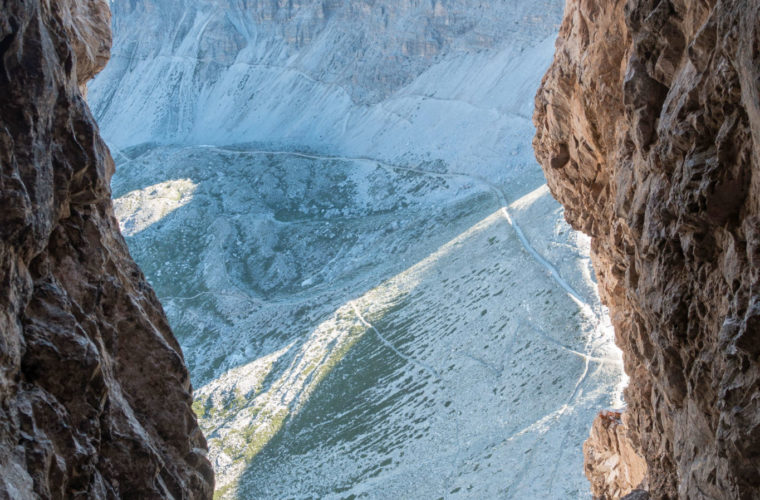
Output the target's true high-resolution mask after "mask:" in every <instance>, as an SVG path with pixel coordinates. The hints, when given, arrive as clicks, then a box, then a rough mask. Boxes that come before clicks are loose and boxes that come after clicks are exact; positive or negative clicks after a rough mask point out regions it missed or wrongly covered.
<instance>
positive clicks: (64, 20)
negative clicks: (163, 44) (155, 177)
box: [0, 0, 214, 499]
mask: <svg viewBox="0 0 760 500" xmlns="http://www.w3.org/2000/svg"><path fill="white" fill-rule="evenodd" d="M109 23H110V14H109V11H108V5H107V3H106V2H105V1H103V0H66V1H56V2H43V1H27V2H21V1H17V0H11V1H9V2H4V3H3V9H2V11H0V109H1V110H2V113H1V114H0V206H1V207H2V210H0V281H1V282H2V287H3V293H2V294H0V405H2V413H0V415H1V417H0V497H3V498H18V499H29V498H75V497H77V498H79V497H87V498H209V497H210V496H211V493H212V491H213V482H214V480H213V471H212V470H211V466H210V464H209V463H208V461H207V459H206V456H205V452H206V443H205V439H204V437H203V435H202V434H201V432H200V430H199V429H198V425H197V421H196V417H195V415H194V413H193V411H192V409H191V403H192V388H191V386H190V381H189V377H188V373H187V370H186V368H185V365H184V361H183V357H182V353H181V350H180V348H179V345H178V344H177V342H176V340H175V339H174V337H173V335H172V332H171V330H170V328H169V325H168V323H167V321H166V317H165V316H164V312H163V309H162V308H161V305H160V303H159V302H158V300H157V298H156V296H155V294H154V293H153V290H152V289H151V287H150V285H148V283H147V281H146V280H145V277H144V276H143V274H142V272H141V271H140V269H139V268H138V267H137V265H136V264H135V263H134V262H133V261H132V258H131V257H130V255H129V252H128V250H127V247H126V244H125V242H124V239H123V238H122V236H121V234H120V232H119V227H118V224H117V222H116V219H115V217H114V215H113V207H112V201H111V196H110V187H109V182H110V178H111V175H112V174H113V170H114V164H113V160H112V159H111V156H110V154H109V152H108V149H107V148H106V146H105V144H104V143H103V141H102V139H101V138H100V136H99V133H98V127H97V125H96V123H95V120H94V119H93V117H92V115H91V114H90V111H89V109H88V107H87V104H86V102H85V100H84V98H83V96H82V91H83V88H84V84H85V83H86V81H87V80H88V79H90V78H91V77H92V76H94V75H95V74H96V73H97V72H98V71H99V70H101V69H102V68H103V66H104V64H105V63H106V61H107V60H108V54H109V49H110V43H111V40H110V27H109Z"/></svg>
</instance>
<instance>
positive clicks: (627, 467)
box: [583, 411, 647, 498]
mask: <svg viewBox="0 0 760 500" xmlns="http://www.w3.org/2000/svg"><path fill="white" fill-rule="evenodd" d="M583 456H584V467H585V469H586V476H588V478H589V481H591V492H592V493H593V494H594V496H595V497H597V498H599V497H607V498H621V497H623V496H625V495H626V494H627V493H629V492H631V491H633V490H634V489H636V488H638V487H640V486H645V485H644V484H643V483H644V482H645V479H646V472H647V464H646V462H644V459H643V458H641V456H640V455H639V454H638V453H636V450H634V448H633V445H632V444H631V442H630V440H629V439H628V432H627V426H626V425H625V423H624V422H623V416H622V414H621V413H620V412H615V411H603V412H601V413H599V415H598V416H597V417H596V420H594V425H593V426H592V427H591V436H589V438H588V439H587V440H586V442H585V443H584V445H583Z"/></svg>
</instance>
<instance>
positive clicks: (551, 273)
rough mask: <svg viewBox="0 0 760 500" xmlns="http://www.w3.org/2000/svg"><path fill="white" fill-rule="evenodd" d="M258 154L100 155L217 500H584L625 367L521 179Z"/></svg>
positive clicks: (574, 266) (540, 200) (555, 210)
mask: <svg viewBox="0 0 760 500" xmlns="http://www.w3.org/2000/svg"><path fill="white" fill-rule="evenodd" d="M267 149H268V148H258V149H256V148H253V147H242V146H230V147H224V148H221V147H212V146H207V147H165V146H162V147H152V146H140V147H133V148H130V149H128V150H125V151H120V152H118V153H115V154H114V156H115V158H116V161H117V174H116V176H115V177H114V180H113V190H114V198H115V199H116V202H115V204H116V210H117V215H118V217H119V219H120V223H121V225H122V229H123V232H124V233H125V235H126V236H127V238H128V242H129V244H130V249H131V251H132V253H133V255H134V257H135V259H136V260H137V261H138V263H139V264H140V265H141V267H142V268H143V269H144V270H145V272H146V275H147V276H148V277H149V279H150V281H151V283H152V284H153V285H154V287H155V288H156V291H157V292H158V294H159V296H160V297H161V299H162V302H163V303H164V305H165V308H166V312H167V314H168V316H169V318H170V321H171V323H172V326H173V328H174V330H175V332H176V334H177V337H178V338H179V340H180V343H181V344H182V347H183V349H184V352H185V356H186V360H187V363H188V366H189V367H190V371H191V374H192V377H193V383H194V386H195V387H196V404H195V407H196V412H197V413H198V415H199V417H200V421H201V425H202V427H203V429H204V431H205V433H206V435H207V437H208V440H209V445H210V448H211V457H212V461H213V463H214V466H215V469H216V473H217V487H218V494H219V496H223V497H235V496H237V497H240V498H291V497H295V498H358V497H362V498H365V497H366V498H440V497H446V498H456V497H461V498H505V497H509V498H586V497H587V496H588V483H587V482H586V480H585V478H584V477H583V467H582V460H583V457H582V450H581V445H582V442H583V440H584V439H585V438H586V436H587V434H588V426H589V425H590V422H591V421H592V419H593V416H594V415H595V413H596V412H597V411H598V410H599V409H602V408H606V407H610V406H617V405H620V388H621V387H622V384H623V382H624V380H623V374H622V368H621V365H620V358H619V353H618V351H617V350H616V348H615V347H614V345H613V339H612V330H611V327H610V326H609V319H608V318H607V316H606V312H605V311H604V309H603V307H602V306H601V305H600V304H599V299H598V296H597V294H596V287H595V283H594V281H593V278H592V272H591V269H590V264H589V261H588V241H587V240H585V239H584V238H583V237H582V236H580V235H578V234H577V233H575V232H573V231H571V230H570V228H569V227H568V226H567V225H566V224H565V223H564V221H563V219H562V212H561V210H560V207H559V205H557V204H556V202H554V200H552V199H551V196H550V195H549V193H548V190H547V188H546V186H545V185H543V184H542V182H543V181H542V179H541V178H540V172H538V175H535V176H533V177H530V176H525V175H522V176H519V178H520V179H523V181H521V182H510V181H509V178H506V179H501V180H499V181H495V180H491V179H485V178H481V177H478V176H475V175H472V174H471V173H468V170H472V168H471V166H470V168H469V169H465V170H457V168H456V166H452V165H447V164H444V163H443V162H426V163H421V164H415V165H390V164H387V163H383V162H379V161H376V160H373V159H371V158H345V157H340V156H330V155H320V154H315V153H311V152H298V151H271V150H267ZM526 178H527V179H530V180H529V181H525V179H526Z"/></svg>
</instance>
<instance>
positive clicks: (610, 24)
mask: <svg viewBox="0 0 760 500" xmlns="http://www.w3.org/2000/svg"><path fill="white" fill-rule="evenodd" d="M759 45H760V2H757V1H754V0H726V1H703V2H691V1H680V0H664V1H648V0H629V1H627V2H626V1H622V0H617V1H610V2H606V1H604V2H602V1H593V0H592V1H571V2H568V7H567V11H566V13H565V19H564V21H563V23H562V27H561V31H560V37H559V41H558V44H557V52H556V56H555V59H554V63H553V65H552V67H551V69H550V70H549V72H548V73H547V75H546V77H545V78H544V81H543V84H542V87H541V90H540V91H539V93H538V95H537V98H536V113H535V116H534V119H535V123H536V125H537V128H538V130H537V134H536V138H535V141H534V145H535V148H536V153H537V156H538V158H539V160H540V162H541V164H542V166H543V168H544V172H545V173H546V176H547V179H548V181H549V187H550V188H551V190H552V193H553V194H554V195H555V196H556V197H557V199H558V200H560V202H562V203H563V204H564V206H565V208H566V212H565V215H566V217H567V220H568V221H569V222H570V223H571V224H572V225H573V226H574V227H575V228H577V229H580V230H582V231H584V232H586V233H587V234H589V235H591V237H592V258H593V261H594V266H595V269H596V272H597V276H598V278H599V284H600V290H601V294H602V297H603V300H604V301H605V303H606V304H608V305H609V307H610V310H611V315H612V321H613V324H614V326H615V330H616V341H617V343H618V345H619V346H620V347H621V348H622V349H623V354H624V361H625V369H626V372H627V373H628V375H629V376H630V378H631V379H630V385H629V386H628V389H627V390H626V392H625V399H626V401H627V403H628V409H627V411H626V417H625V419H624V420H625V421H626V422H627V433H626V437H627V439H628V440H629V441H630V443H631V444H632V446H633V448H634V449H635V450H636V451H637V452H638V453H639V454H640V455H641V456H642V457H644V458H645V460H646V463H647V466H648V472H647V476H646V479H645V481H644V484H643V486H645V487H646V488H647V489H648V490H649V493H650V495H651V496H652V497H653V498H682V499H698V498H732V499H733V498H741V499H745V498H746V499H750V498H757V497H758V495H759V494H760V358H759V357H758V355H759V354H760V350H759V346H760V291H759V290H760V288H758V287H759V286H760V176H759V172H760V142H759V141H760V92H759V90H760V50H758V47H759ZM600 418H603V417H600ZM598 425H600V424H599V423H597V424H595V428H596V427H597V426H598ZM597 434H599V433H597ZM593 439H595V438H594V435H592V440H593ZM600 447H604V443H603V442H602V440H597V441H596V442H591V443H589V445H588V449H590V450H597V451H598V450H599V448H600ZM618 456H620V455H618ZM594 463H595V461H594V459H593V457H590V460H589V461H588V462H587V464H590V465H591V467H590V469H591V470H589V477H590V478H591V479H592V481H594V483H595V484H594V491H595V493H596V494H597V495H599V496H600V497H601V496H606V497H608V498H616V497H617V496H618V495H619V492H617V491H616V489H617V488H618V487H619V486H620V484H619V483H616V482H615V481H607V479H605V477H604V476H605V475H604V474H601V475H600V474H598V473H597V472H595V469H596V468H597V466H595V465H594Z"/></svg>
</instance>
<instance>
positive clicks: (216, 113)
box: [88, 0, 564, 173]
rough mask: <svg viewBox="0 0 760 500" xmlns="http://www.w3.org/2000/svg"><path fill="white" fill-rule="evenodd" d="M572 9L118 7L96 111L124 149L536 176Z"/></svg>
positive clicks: (162, 0) (455, 0) (550, 2)
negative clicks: (182, 149)
mask: <svg viewBox="0 0 760 500" xmlns="http://www.w3.org/2000/svg"><path fill="white" fill-rule="evenodd" d="M563 6H564V2H563V1H562V0H540V1H533V2H525V1H523V0H503V1H500V2H487V1H483V0H436V1H430V0H424V1H423V0H402V1H399V0H397V1H383V2H378V1H368V0H366V1H365V0H362V1H356V0H329V1H328V0H303V1H298V2H278V1H272V0H258V1H246V2H242V1H231V0H199V1H184V2H181V1H180V2H176V1H168V0H115V1H114V2H113V3H112V9H113V12H114V21H113V29H114V54H113V58H112V60H111V62H110V63H109V65H108V67H107V68H106V69H105V70H104V71H103V72H102V73H101V74H99V75H98V77H97V78H95V79H94V80H93V82H92V83H91V84H90V95H89V97H88V99H89V101H90V103H91V106H92V109H93V113H94V115H95V117H96V118H97V119H98V123H99V125H100V127H101V130H102V132H103V136H104V137H105V138H106V140H107V141H108V144H109V146H111V147H112V148H114V147H115V148H119V149H123V148H127V147H129V146H134V145H137V144H141V143H146V142H150V143H161V144H184V145H197V144H206V145H229V144H239V143H251V142H256V143H266V144H267V145H273V146H282V147H285V148H287V147H300V148H303V147H307V148H310V149H313V150H316V151H320V152H327V151H329V152H331V153H335V154H343V155H346V156H370V157H372V158H381V159H384V160H387V161H394V162H400V163H411V162H412V161H415V162H417V161H420V160H426V159H431V158H432V159H443V160H446V161H447V162H457V163H461V164H467V163H477V164H478V166H479V167H480V168H482V167H483V166H484V164H488V165H489V166H493V167H494V171H496V169H497V168H498V169H499V170H500V171H502V172H503V171H505V170H508V169H505V168H504V164H505V162H509V163H510V166H511V165H512V164H520V165H524V164H529V165H531V168H532V166H533V165H534V159H533V154H532V151H531V149H530V147H529V146H528V142H527V141H526V140H525V137H532V135H533V127H532V124H531V122H530V114H531V112H532V99H533V95H534V94H535V85H536V82H537V81H540V79H541V76H542V75H543V73H544V72H545V71H546V68H547V67H548V65H549V63H550V62H551V58H552V53H553V51H552V46H553V41H554V38H555V37H556V32H557V29H558V26H559V23H560V21H561V19H562V8H563ZM125 117H128V119H125ZM481 124H482V125H481ZM401 155H407V157H405V158H401ZM411 155H415V157H414V158H410V156H411ZM480 173H483V171H482V170H481V171H480Z"/></svg>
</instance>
